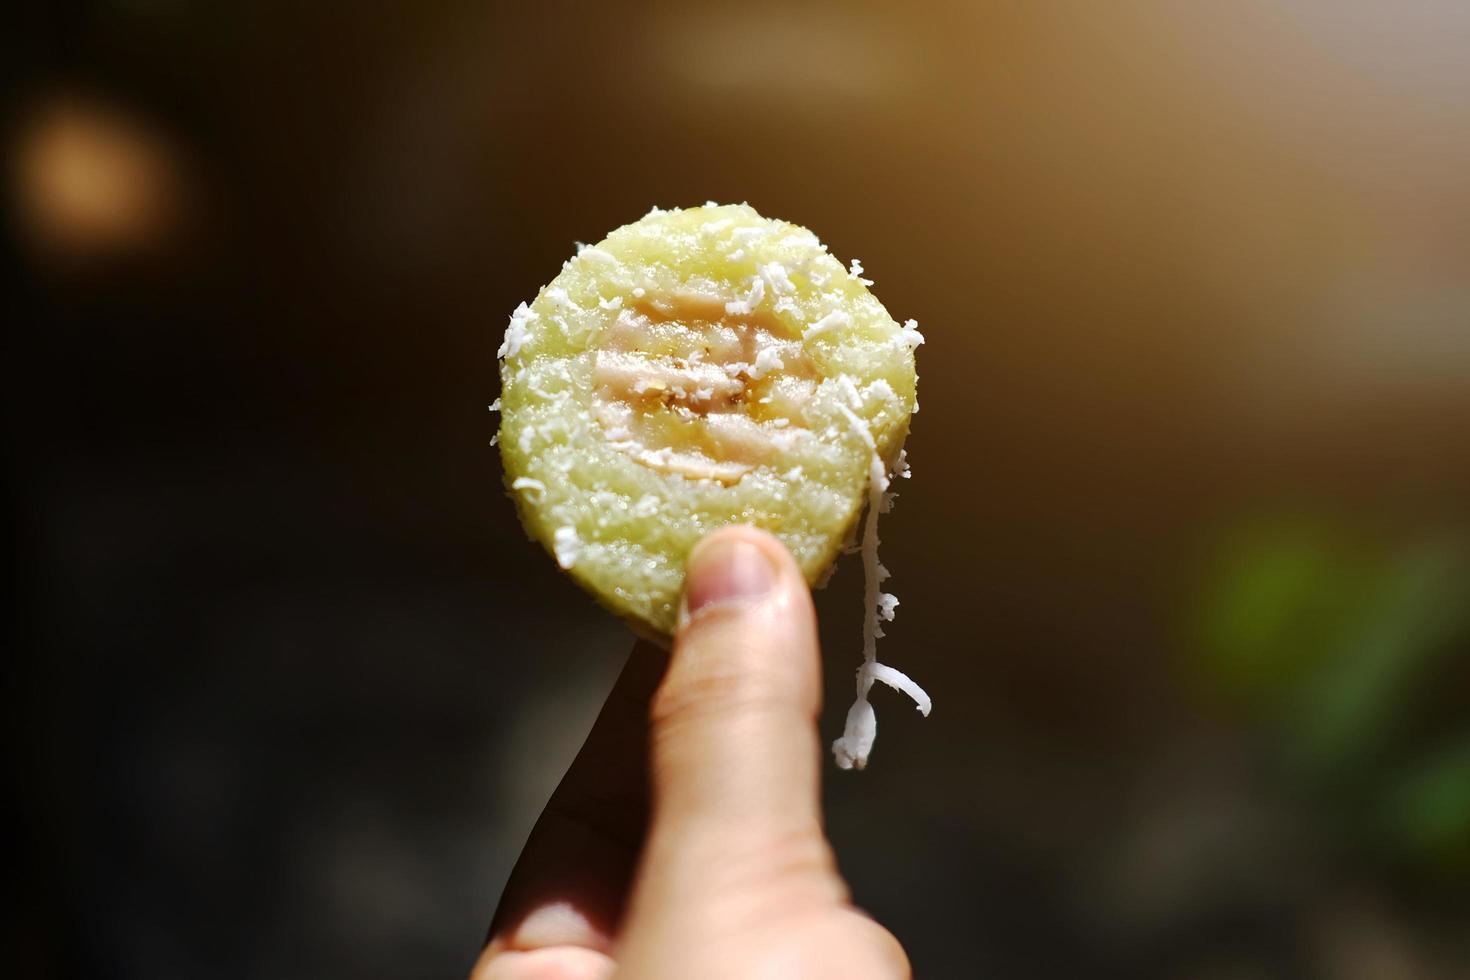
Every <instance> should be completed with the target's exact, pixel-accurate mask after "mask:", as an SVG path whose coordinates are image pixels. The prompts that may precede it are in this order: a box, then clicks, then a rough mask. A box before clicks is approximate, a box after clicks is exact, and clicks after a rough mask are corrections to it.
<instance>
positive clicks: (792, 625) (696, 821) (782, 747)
mask: <svg viewBox="0 0 1470 980" xmlns="http://www.w3.org/2000/svg"><path fill="white" fill-rule="evenodd" d="M679 618H680V628H679V631H678V633H677V635H676V636H675V640H674V653H673V657H672V659H671V661H670V663H669V669H668V673H667V674H666V675H665V678H664V681H663V684H662V686H661V687H660V688H659V690H658V693H657V694H656V695H655V696H654V700H653V705H652V746H651V749H652V783H653V801H652V802H653V813H652V819H651V825H650V829H649V837H648V843H647V847H646V850H645V852H644V859H643V864H642V867H641V868H640V871H639V879H638V884H637V887H636V889H635V892H634V896H633V903H632V909H631V916H630V919H631V921H630V925H631V926H634V927H636V923H637V920H638V918H639V913H640V912H646V911H648V910H649V908H650V907H651V906H652V907H658V908H660V909H662V910H665V911H666V910H668V909H669V908H674V907H679V906H683V907H685V908H688V907H690V905H689V904H685V903H691V904H697V902H693V901H692V900H702V899H704V898H706V897H707V896H709V895H711V894H717V895H719V896H721V904H722V906H723V911H724V912H726V913H731V914H735V915H739V914H740V912H741V910H740V909H737V908H731V907H730V903H731V902H738V901H739V900H740V899H739V896H747V897H748V899H749V901H750V902H752V903H757V902H760V901H762V900H763V899H769V898H770V897H771V896H772V895H777V894H778V895H779V897H780V900H781V901H780V904H787V903H789V902H790V901H805V900H815V901H819V902H832V901H841V900H843V899H844V898H845V889H844V886H843V885H842V882H841V880H840V879H839V878H838V877H837V874H836V872H835V869H834V866H833V862H832V858H831V852H830V849H829V848H828V846H827V843H826V840H825V838H824V837H823V834H822V827H821V808H820V772H821V768H820V767H821V758H822V751H821V744H820V740H819V738H818V736H817V730H816V717H817V711H818V708H819V706H820V700H821V691H820V664H819V654H818V649H817V630H816V614H815V612H814V611H813V609H812V601H811V593H810V592H809V590H808V589H807V585H806V581H805V579H804V578H803V576H802V574H801V571H800V569H799V568H797V566H796V563H795V561H793V560H792V558H791V556H790V554H788V553H787V551H786V549H785V548H784V547H782V545H781V543H780V542H779V541H777V540H776V539H775V538H774V537H772V536H771V535H769V534H767V533H765V532H764V531H758V530H756V529H754V528H749V527H739V528H727V529H724V530H721V531H718V532H716V533H714V534H712V535H710V536H709V537H708V538H706V539H705V540H704V541H702V542H700V544H699V545H698V546H697V547H696V548H695V549H694V551H693V553H692V554H691V555H690V557H689V564H688V569H687V574H686V579H685V591H684V602H683V606H682V608H681V612H680V617H679ZM752 886H755V887H752ZM778 914H779V913H778Z"/></svg>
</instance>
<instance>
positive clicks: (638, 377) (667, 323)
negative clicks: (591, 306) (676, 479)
mask: <svg viewBox="0 0 1470 980" xmlns="http://www.w3.org/2000/svg"><path fill="white" fill-rule="evenodd" d="M732 307H733V309H732ZM742 307H743V304H741V303H738V302H737V303H727V302H726V301H725V300H724V299H723V298H721V297H718V296H711V295H707V294H704V293H695V292H681V293H675V294H672V295H667V296H660V297H656V298H655V297H645V298H640V299H636V300H634V301H633V302H632V303H630V304H628V305H626V306H624V307H622V308H621V309H620V310H619V312H618V316H617V319H616V320H614V321H613V322H612V323H611V324H610V325H608V326H607V327H606V328H605V329H604V330H603V331H602V334H601V336H600V337H599V338H598V341H597V344H596V348H595V356H596V364H595V367H594V369H593V384H594V386H595V388H596V392H595V395H594V412H595V414H596V417H597V421H598V423H599V424H600V425H601V426H602V428H603V431H604V432H605V433H606V434H607V438H608V440H609V441H610V442H611V443H612V444H613V445H614V446H615V447H616V448H617V449H619V450H621V451H622V452H625V453H627V454H628V455H630V456H632V457H633V458H634V459H636V460H637V461H638V462H640V463H642V464H643V465H644V466H648V467H650V468H652V469H655V470H659V471H660V472H664V473H672V474H677V475H679V476H683V477H687V478H689V479H698V480H718V481H719V482H721V483H723V484H726V485H730V484H733V483H736V482H738V481H739V480H740V478H741V477H743V476H744V475H745V474H746V473H749V472H750V471H751V470H753V469H755V468H756V467H758V466H761V465H762V464H765V463H773V462H775V461H777V460H778V458H779V455H780V453H781V452H783V451H785V450H789V449H790V448H791V447H792V446H793V445H795V444H796V442H797V441H798V440H800V439H803V438H809V437H810V433H809V432H808V422H807V418H806V414H805V406H806V404H807V403H808V402H809V400H810V399H811V397H812V395H813V394H814V393H815V391H816V388H817V385H818V383H820V381H821V375H820V373H819V372H818V371H817V369H816V366H815V365H814V364H812V362H811V360H810V358H808V357H807V356H806V354H805V353H804V352H803V350H802V346H801V341H800V340H799V339H798V338H797V337H796V336H795V335H794V334H793V333H792V332H791V330H790V329H789V328H787V327H786V326H785V324H783V323H782V322H781V321H780V320H779V319H778V318H776V317H775V316H774V315H772V314H770V313H768V312H766V311H764V310H760V309H757V310H755V311H753V312H749V313H746V312H743V311H742Z"/></svg>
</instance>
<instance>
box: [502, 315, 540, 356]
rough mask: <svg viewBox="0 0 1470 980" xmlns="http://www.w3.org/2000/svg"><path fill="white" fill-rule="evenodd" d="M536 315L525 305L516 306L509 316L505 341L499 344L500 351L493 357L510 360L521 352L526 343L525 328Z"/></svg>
mask: <svg viewBox="0 0 1470 980" xmlns="http://www.w3.org/2000/svg"><path fill="white" fill-rule="evenodd" d="M535 319H536V314H535V313H533V312H531V308H530V307H529V306H527V305H526V304H525V303H522V304H521V305H520V306H517V307H516V309H515V312H514V313H512V314H511V315H510V325H509V326H507V327H506V328H505V341H504V342H503V343H501V345H500V349H499V350H498V351H496V352H495V356H496V357H498V358H500V359H502V360H510V359H511V358H512V357H515V356H516V355H517V354H519V353H520V352H521V347H522V345H524V344H525V342H526V326H527V324H530V323H532V322H534V321H535Z"/></svg>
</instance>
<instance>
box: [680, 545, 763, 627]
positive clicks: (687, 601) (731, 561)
mask: <svg viewBox="0 0 1470 980" xmlns="http://www.w3.org/2000/svg"><path fill="white" fill-rule="evenodd" d="M775 584H776V569H775V567H774V566H772V564H771V560H770V559H769V558H767V557H766V553H765V552H764V551H762V550H761V549H760V548H759V547H758V546H757V545H754V544H752V543H751V542H749V541H743V540H741V539H740V538H731V539H719V540H716V541H712V542H710V543H709V544H708V545H707V546H705V547H703V548H696V549H695V551H694V554H693V555H692V556H691V557H690V559H689V570H688V572H687V574H686V576H685V579H684V608H685V610H686V612H687V613H688V615H691V616H692V615H694V614H695V613H697V612H699V611H700V610H701V609H707V608H709V607H710V606H713V605H716V604H718V603H723V602H753V601H755V600H757V599H761V598H763V597H764V596H765V595H766V594H767V593H769V592H770V591H771V587H772V586H774V585H775Z"/></svg>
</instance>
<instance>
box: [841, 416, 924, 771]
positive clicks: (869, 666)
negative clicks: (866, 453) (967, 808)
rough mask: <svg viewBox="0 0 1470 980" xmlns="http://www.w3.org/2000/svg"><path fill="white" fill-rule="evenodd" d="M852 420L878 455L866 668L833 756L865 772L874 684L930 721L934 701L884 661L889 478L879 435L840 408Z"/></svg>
mask: <svg viewBox="0 0 1470 980" xmlns="http://www.w3.org/2000/svg"><path fill="white" fill-rule="evenodd" d="M837 407H838V408H839V409H841V411H842V412H843V414H844V415H846V416H847V419H848V422H849V423H850V424H851V426H852V428H853V431H854V432H855V433H856V434H857V435H858V436H859V437H860V438H861V439H862V440H863V443H864V445H866V446H867V447H868V448H869V449H870V450H872V451H873V459H872V462H871V463H870V465H869V469H868V513H867V516H866V518H865V519H864V523H863V541H862V553H863V602H864V605H865V607H866V610H865V615H864V617H863V663H862V666H861V667H859V668H858V672H857V698H856V699H855V700H854V701H853V703H852V707H851V708H849V709H848V711H847V722H846V725H845V726H844V728H843V732H842V737H841V738H839V739H837V740H836V741H835V742H833V743H832V754H833V756H834V757H835V758H836V760H837V766H838V768H839V769H862V768H864V767H866V766H867V764H868V755H869V754H870V753H871V752H872V750H873V740H874V739H876V738H877V737H878V716H877V715H876V714H874V712H873V706H872V704H870V703H869V702H868V692H869V691H871V690H872V689H873V682H874V681H882V682H883V683H884V684H887V685H888V686H889V687H892V688H894V689H895V690H898V691H901V692H903V693H904V694H907V695H908V696H909V697H911V698H913V700H914V704H915V706H916V707H917V708H918V709H919V713H920V714H922V715H924V716H925V717H927V716H928V715H929V712H930V710H931V709H932V708H933V706H934V705H933V702H932V701H931V700H930V698H929V695H928V694H927V693H925V691H924V689H923V688H921V687H920V686H919V685H918V684H915V683H914V682H913V681H912V680H911V679H910V678H909V677H908V676H907V675H906V674H904V673H902V672H901V671H898V670H894V669H893V668H892V667H889V666H886V665H884V664H880V663H879V662H878V638H879V637H881V636H882V635H883V630H882V628H881V627H880V626H879V620H880V619H882V620H884V621H891V620H892V619H893V610H894V607H896V606H897V605H898V598H897V597H896V596H893V595H891V594H889V593H886V592H879V591H878V586H879V583H881V582H882V580H883V579H885V578H887V577H888V569H886V568H884V567H883V565H882V564H881V563H880V562H879V561H878V514H879V512H880V509H881V507H882V504H883V494H884V491H886V490H887V489H888V474H887V473H886V472H885V470H884V467H883V460H882V459H881V458H879V456H878V453H877V449H876V443H875V442H874V441H873V434H872V433H871V432H870V431H869V430H868V427H867V425H866V424H864V422H863V420H862V419H860V418H859V417H858V416H857V414H856V413H855V412H853V411H852V410H851V409H849V408H848V407H847V406H846V405H838V406H837Z"/></svg>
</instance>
